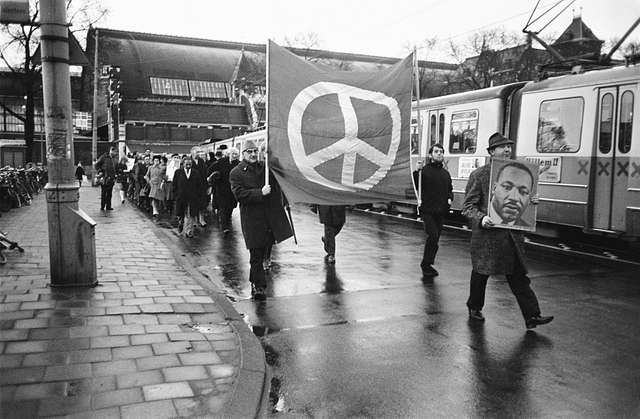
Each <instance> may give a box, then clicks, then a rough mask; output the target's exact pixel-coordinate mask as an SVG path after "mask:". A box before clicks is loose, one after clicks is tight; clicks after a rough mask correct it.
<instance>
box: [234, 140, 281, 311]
mask: <svg viewBox="0 0 640 419" xmlns="http://www.w3.org/2000/svg"><path fill="white" fill-rule="evenodd" d="M242 157H243V160H242V161H241V162H240V163H239V164H238V165H237V166H236V167H235V168H234V169H233V170H231V174H230V175H229V180H230V182H231V190H232V191H233V194H234V195H235V197H236V199H237V200H238V202H240V221H241V224H242V234H243V236H244V241H245V244H246V246H247V249H249V263H250V265H251V269H250V273H249V281H250V282H251V293H252V295H253V297H254V298H255V299H259V300H263V299H265V298H266V294H265V292H266V288H267V282H266V277H265V272H264V267H263V260H264V258H265V253H266V250H267V248H268V246H269V245H271V244H273V243H274V242H281V241H283V240H286V239H288V238H289V237H291V236H292V235H293V233H292V230H291V225H290V224H289V220H288V219H287V215H286V214H285V211H284V206H283V195H282V192H281V190H280V187H279V186H278V183H277V182H276V180H275V178H274V177H273V176H271V177H270V185H265V165H264V162H259V161H258V147H257V146H256V144H255V143H254V142H253V141H251V140H249V141H246V142H245V143H244V150H243V151H242Z"/></svg>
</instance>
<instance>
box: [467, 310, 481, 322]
mask: <svg viewBox="0 0 640 419" xmlns="http://www.w3.org/2000/svg"><path fill="white" fill-rule="evenodd" d="M469 319H471V320H477V321H479V322H483V321H484V316H483V315H482V311H481V310H473V309H471V308H470V309H469Z"/></svg>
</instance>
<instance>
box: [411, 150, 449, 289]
mask: <svg viewBox="0 0 640 419" xmlns="http://www.w3.org/2000/svg"><path fill="white" fill-rule="evenodd" d="M443 162H444V147H442V144H434V145H432V146H431V148H429V162H428V163H427V165H426V166H425V167H421V166H422V162H418V170H416V171H415V172H414V180H416V184H420V208H419V211H420V217H421V218H422V222H423V224H424V232H425V234H426V235H427V238H426V240H425V242H424V252H423V254H422V262H421V263H420V267H421V268H422V275H423V276H424V277H434V276H437V275H438V271H437V270H436V269H435V268H434V267H433V262H434V261H435V258H436V253H438V241H439V240H440V233H441V232H442V225H443V223H444V217H445V215H446V214H447V212H448V211H449V208H450V207H451V202H452V200H453V187H452V184H451V176H450V175H449V172H448V171H447V169H445V168H444V166H443ZM418 176H420V177H421V178H422V179H421V181H420V182H419V181H418V179H419V178H418Z"/></svg>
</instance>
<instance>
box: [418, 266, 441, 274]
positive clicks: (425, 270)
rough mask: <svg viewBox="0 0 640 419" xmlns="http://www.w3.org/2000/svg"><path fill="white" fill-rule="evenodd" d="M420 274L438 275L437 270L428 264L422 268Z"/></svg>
mask: <svg viewBox="0 0 640 419" xmlns="http://www.w3.org/2000/svg"><path fill="white" fill-rule="evenodd" d="M422 275H424V276H438V271H436V269H435V268H434V267H433V266H431V265H428V266H427V267H426V268H422Z"/></svg>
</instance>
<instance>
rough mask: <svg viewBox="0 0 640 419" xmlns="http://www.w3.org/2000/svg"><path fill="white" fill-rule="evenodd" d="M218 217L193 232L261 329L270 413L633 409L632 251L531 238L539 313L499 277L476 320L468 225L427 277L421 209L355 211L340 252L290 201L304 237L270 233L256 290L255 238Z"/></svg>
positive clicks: (639, 407)
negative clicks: (602, 254)
mask: <svg viewBox="0 0 640 419" xmlns="http://www.w3.org/2000/svg"><path fill="white" fill-rule="evenodd" d="M237 212H238V211H237V210H236V211H235V213H234V233H233V234H231V235H228V236H223V235H222V234H221V233H220V231H219V230H218V228H217V226H216V225H215V223H211V224H212V225H210V226H209V227H208V228H207V230H206V231H204V232H203V233H202V234H201V235H200V236H199V237H197V238H196V239H193V240H192V241H190V242H186V243H185V244H184V249H185V251H187V252H190V253H191V254H192V255H193V256H194V260H195V261H196V264H198V265H200V266H199V267H198V269H199V270H200V271H201V272H203V273H204V274H206V275H209V276H210V277H215V278H218V279H221V280H222V281H223V283H224V284H225V286H226V287H227V290H228V292H229V294H230V295H231V296H232V297H233V298H234V299H236V300H238V301H237V302H236V303H235V305H236V309H237V310H238V311H239V312H241V313H244V314H245V315H246V318H247V321H248V322H249V323H250V324H251V325H252V326H253V328H254V331H255V332H256V334H257V335H259V336H260V337H261V340H262V343H263V346H264V347H265V351H266V353H267V360H268V362H269V364H270V365H271V368H272V374H273V380H272V394H271V396H272V405H271V407H272V409H273V412H272V413H271V415H272V416H273V417H313V418H336V417H394V418H395V417H594V418H595V417H597V418H602V417H639V416H640V357H639V355H640V335H639V334H638V331H639V330H640V328H639V323H638V322H639V320H640V275H638V274H639V269H638V268H637V267H634V266H630V265H618V266H616V265H610V264H609V265H599V264H597V263H595V262H593V261H589V260H585V259H580V260H577V259H570V258H568V257H567V256H562V255H552V254H549V253H544V254H542V253H537V252H536V251H529V253H528V255H529V270H530V277H531V279H532V282H533V288H534V291H536V293H537V295H538V298H539V300H540V306H541V309H542V312H543V314H551V315H555V316H556V319H555V320H554V322H553V323H551V324H550V325H547V326H542V327H539V328H538V329H536V331H534V332H526V331H525V328H524V322H523V320H522V318H521V316H520V312H519V309H518V307H517V304H516V302H515V298H514V297H513V295H512V294H511V292H510V291H509V287H508V285H507V283H506V281H505V280H504V278H492V279H490V281H489V285H488V286H487V298H486V306H485V309H484V313H485V316H486V317H487V321H486V322H485V323H484V324H480V325H477V324H473V323H470V322H469V321H468V320H467V313H466V306H465V301H466V298H467V295H468V278H469V273H470V270H471V266H470V258H469V254H468V233H464V232H454V231H453V232H444V234H443V236H442V238H441V241H440V251H439V253H438V258H437V261H436V264H435V267H436V268H437V269H438V270H439V271H440V276H438V277H436V278H435V279H433V280H423V278H421V274H420V268H419V262H420V259H421V256H422V246H423V233H422V229H421V225H420V224H418V223H414V222H410V221H401V220H400V221H399V220H395V219H390V218H385V217H381V216H379V215H372V214H363V213H360V212H349V213H348V214H347V224H346V226H345V228H344V229H343V231H342V232H341V233H340V235H339V236H338V238H337V255H336V259H337V263H336V265H335V266H327V265H325V264H324V261H323V256H324V252H323V250H322V243H321V241H320V236H321V235H322V226H321V225H320V224H319V223H318V221H317V216H316V215H315V214H313V213H311V212H310V211H309V210H308V209H307V208H306V207H304V206H299V207H296V208H294V209H293V217H294V221H295V227H296V232H297V236H298V242H299V244H298V245H297V246H296V245H295V244H294V243H293V240H289V241H287V242H285V243H282V244H278V245H276V246H275V247H274V252H273V260H274V266H273V268H272V270H271V272H270V273H269V281H270V282H269V291H268V295H269V298H268V300H267V301H266V302H254V301H252V300H251V299H249V298H248V297H249V283H248V280H247V278H248V268H249V266H248V251H247V250H246V249H245V247H244V242H243V240H242V235H241V231H240V226H239V219H238V214H237Z"/></svg>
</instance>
